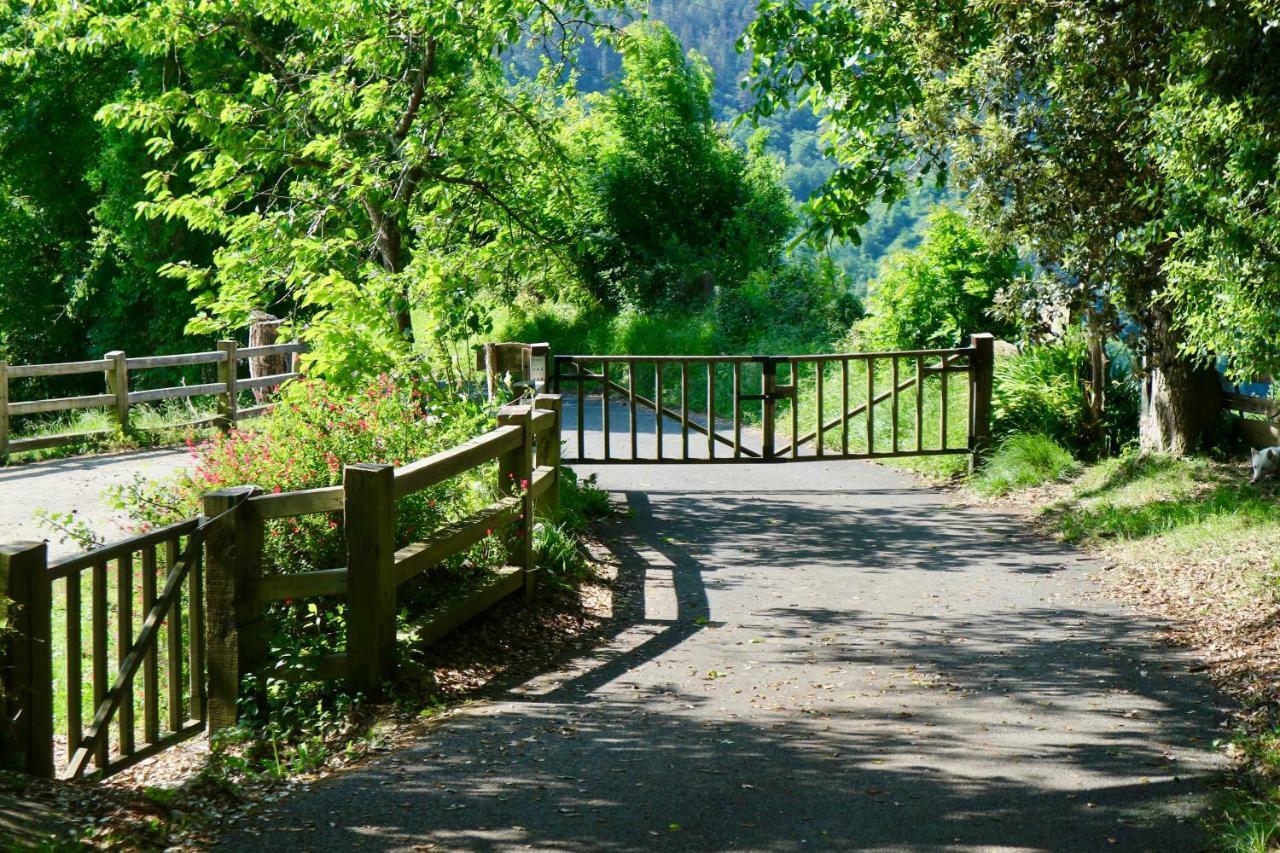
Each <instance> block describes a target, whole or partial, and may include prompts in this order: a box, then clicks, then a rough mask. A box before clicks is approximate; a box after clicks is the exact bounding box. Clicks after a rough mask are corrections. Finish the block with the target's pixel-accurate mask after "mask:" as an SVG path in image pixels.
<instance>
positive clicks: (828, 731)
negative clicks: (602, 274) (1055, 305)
mask: <svg viewBox="0 0 1280 853" xmlns="http://www.w3.org/2000/svg"><path fill="white" fill-rule="evenodd" d="M597 437H598V436H597ZM580 470H582V471H583V472H587V471H589V470H590V469H585V468H584V469H580ZM599 474H600V481H601V483H602V484H603V485H605V486H606V487H608V488H609V489H611V490H613V491H615V492H616V493H617V494H618V496H619V499H620V500H623V501H625V502H626V504H627V505H628V506H629V507H630V509H631V511H632V514H631V515H630V516H629V517H628V518H626V519H625V520H623V521H621V522H619V523H618V524H617V525H616V526H615V528H614V531H613V533H612V535H611V540H610V547H611V548H613V549H614V550H615V551H616V552H617V554H618V555H619V556H620V557H621V558H622V560H623V567H624V568H623V571H624V572H626V573H629V574H630V576H631V577H632V578H633V579H635V580H636V581H637V582H638V583H639V585H640V586H641V587H642V588H643V590H644V594H643V596H642V600H641V597H637V598H636V599H635V600H632V601H624V602H622V603H621V604H620V612H619V614H618V615H619V617H620V628H619V631H618V633H617V634H616V636H615V637H614V638H613V640H612V642H610V643H609V644H608V645H607V646H606V647H604V648H602V649H600V650H598V651H597V652H595V653H592V654H590V655H587V656H584V657H581V658H577V659H574V660H570V661H566V662H565V664H564V666H563V667H562V668H561V670H560V671H557V672H554V673H550V674H547V675H544V676H540V677H538V678H535V679H533V680H531V681H529V682H527V683H523V684H515V685H509V686H507V687H505V688H504V689H502V690H500V691H498V692H496V693H495V695H494V696H493V697H492V699H490V700H488V701H485V702H482V703H478V704H476V705H474V706H472V707H469V708H466V709H462V710H460V711H458V712H455V713H453V714H451V715H449V716H448V717H447V718H445V719H444V720H442V721H441V723H440V725H439V727H438V728H436V729H434V730H433V731H432V733H431V734H430V735H429V736H427V737H425V738H424V739H423V740H422V741H421V742H420V743H418V744H417V745H416V746H414V747H412V748H409V749H407V750H405V751H402V752H398V753H395V754H392V755H389V756H387V757H385V758H383V759H382V760H380V761H378V762H376V763H373V764H370V765H367V766H365V767H362V768H360V769H357V770H354V771H351V772H347V773H345V774H342V775H339V776H336V777H334V778H331V779H329V780H327V781H325V782H323V783H320V784H318V785H316V786H315V787H314V788H313V790H312V791H311V792H310V793H309V794H306V795H299V796H296V797H293V798H291V799H289V800H287V801H285V802H284V803H278V804H276V805H277V806H278V807H279V808H278V810H277V812H276V813H275V814H273V815H271V816H270V817H263V818H261V819H250V820H248V821H247V822H246V823H244V824H242V825H241V826H240V827H239V828H238V829H236V830H235V831H233V832H232V833H231V834H230V835H229V836H228V837H227V838H226V840H225V841H224V842H223V846H222V849H225V850H235V851H259V850H260V851H278V850H282V849H289V850H299V851H302V850H323V851H337V850H352V849H366V850H421V849H449V850H473V849H482V850H516V849H521V850H523V849H536V850H609V851H622V850H640V849H654V850H671V849H678V850H724V849H747V850H771V851H773V850H776V851H795V850H814V849H832V850H850V849H860V850H976V849H982V850H1071V851H1079V850H1112V849H1114V850H1160V851H1176V850H1196V849H1201V847H1202V846H1203V840H1204V839H1203V837H1202V835H1201V831H1200V829H1199V826H1198V822H1197V820H1196V815H1197V814H1198V813H1199V812H1200V811H1201V810H1202V809H1203V808H1204V806H1205V801H1206V796H1207V793H1206V792H1207V788H1208V786H1209V784H1210V782H1211V780H1212V778H1213V777H1214V776H1215V774H1217V773H1219V772H1221V767H1220V765H1219V764H1218V762H1217V759H1216V758H1215V756H1214V753H1213V750H1212V749H1211V747H1210V745H1209V743H1208V741H1209V740H1210V739H1211V738H1212V734H1213V731H1214V728H1213V727H1214V725H1215V724H1216V721H1217V719H1218V713H1217V709H1216V708H1215V705H1214V702H1215V700H1214V698H1213V695H1212V694H1211V693H1210V692H1209V689H1208V688H1207V686H1206V685H1205V684H1204V683H1203V682H1202V681H1201V680H1199V679H1198V678H1196V677H1194V676H1191V675H1189V674H1188V672H1187V661H1186V660H1185V659H1183V658H1181V657H1180V656H1179V655H1178V654H1177V653H1175V652H1173V651H1171V650H1169V649H1167V648H1163V647H1161V646H1159V645H1158V644H1156V643H1155V641H1154V640H1153V639H1152V634H1151V627H1152V626H1149V625H1146V624H1144V623H1143V622H1142V621H1141V620H1139V619H1137V618H1135V617H1133V616H1132V615H1129V614H1127V613H1126V612H1124V611H1123V610H1121V609H1120V608H1118V607H1116V606H1112V605H1110V604H1107V603H1106V602H1103V601H1100V600H1098V599H1096V598H1095V597H1093V596H1091V595H1089V594H1088V593H1090V591H1091V590H1092V589H1093V587H1092V584H1091V583H1090V582H1089V581H1088V579H1087V575H1088V574H1089V573H1090V571H1092V569H1093V568H1094V567H1093V566H1091V565H1090V564H1089V563H1088V562H1087V561H1086V560H1084V559H1082V558H1081V557H1079V556H1078V555H1076V554H1074V553H1072V552H1071V551H1069V550H1066V549H1064V548H1061V547H1057V546H1055V545H1052V544H1049V543H1046V542H1044V541H1041V540H1039V539H1037V538H1034V537H1032V536H1030V535H1029V534H1028V533H1027V532H1026V530H1025V528H1024V527H1023V525H1022V524H1021V523H1019V522H1017V521H1015V520H1012V519H1009V518H1006V517H1002V516H998V515H993V514H990V513H988V512H985V511H981V510H975V509H966V508H963V507H960V506H957V505H955V504H953V503H952V499H951V498H950V497H948V496H947V495H945V494H942V493H939V492H936V491H931V490H928V489H924V488H921V487H919V486H918V485H917V484H915V483H914V482H913V481H912V480H911V479H910V478H909V477H907V476H906V475H903V474H901V473H897V472H895V471H892V470H890V469H885V468H880V467H876V466H872V465H867V464H862V463H856V462H800V463H789V464H781V465H769V466H765V465H729V466H707V465H703V466H662V467H656V466H651V467H641V466H634V467H633V466H615V467H608V468H601V469H600V471H599Z"/></svg>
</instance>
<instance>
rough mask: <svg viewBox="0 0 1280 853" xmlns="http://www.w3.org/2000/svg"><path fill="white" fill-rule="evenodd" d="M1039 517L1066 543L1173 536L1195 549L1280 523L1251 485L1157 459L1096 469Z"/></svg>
mask: <svg viewBox="0 0 1280 853" xmlns="http://www.w3.org/2000/svg"><path fill="white" fill-rule="evenodd" d="M1045 512H1046V514H1047V515H1048V516H1050V517H1052V519H1053V523H1054V526H1055V527H1056V528H1057V530H1058V532H1059V533H1060V534H1061V535H1062V537H1063V538H1064V539H1066V540H1067V541H1070V542H1081V541H1089V540H1103V539H1116V540H1132V539H1142V538H1146V537H1150V536H1158V535H1162V534H1168V533H1172V532H1175V531H1177V532H1178V533H1179V535H1180V537H1181V538H1182V539H1183V540H1184V541H1185V540H1186V539H1187V538H1188V537H1190V539H1191V541H1192V543H1193V544H1194V543H1195V542H1198V541H1201V540H1206V539H1213V538H1215V537H1217V536H1220V535H1222V534H1223V533H1224V532H1231V531H1240V530H1244V529H1249V528H1253V527H1261V526H1267V525H1278V526H1280V505H1277V503H1276V502H1275V501H1274V500H1272V499H1271V498H1270V497H1268V496H1267V495H1265V494H1264V493H1263V492H1262V491H1261V490H1260V489H1258V488H1257V487H1256V486H1253V485H1250V484H1249V483H1247V482H1244V481H1243V480H1242V479H1240V478H1238V477H1233V476H1232V475H1231V474H1230V473H1229V472H1226V471H1224V470H1222V468H1221V467H1215V466H1214V465H1213V464H1212V463H1211V462H1210V461H1208V460H1205V459H1174V458H1171V457H1163V456H1126V457H1121V458H1119V459H1111V460H1107V461H1105V462H1102V463H1100V464H1098V465H1095V466H1093V467H1092V468H1090V469H1089V470H1088V471H1087V472H1086V473H1085V474H1084V475H1083V476H1081V477H1080V479H1079V480H1078V481H1077V482H1076V484H1075V486H1074V488H1073V489H1072V494H1071V496H1070V497H1069V498H1068V499H1066V500H1064V501H1060V502H1058V503H1056V504H1053V505H1051V506H1049V507H1048V508H1046V510H1045ZM1224 525H1225V529H1224ZM1197 528H1200V529H1197Z"/></svg>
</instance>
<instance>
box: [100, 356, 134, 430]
mask: <svg viewBox="0 0 1280 853" xmlns="http://www.w3.org/2000/svg"><path fill="white" fill-rule="evenodd" d="M103 358H105V359H106V360H107V361H109V362H111V365H110V366H109V367H107V369H106V371H105V372H106V376H107V393H108V394H114V395H115V398H116V401H115V404H114V407H115V414H116V422H117V423H119V424H120V430H121V432H128V431H129V365H128V362H126V361H125V354H124V350H112V351H111V352H109V353H107V354H106V355H104V356H103Z"/></svg>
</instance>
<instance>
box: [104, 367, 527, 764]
mask: <svg viewBox="0 0 1280 853" xmlns="http://www.w3.org/2000/svg"><path fill="white" fill-rule="evenodd" d="M491 424H492V420H491V413H490V412H489V411H488V410H487V409H486V408H485V407H483V406H481V405H479V404H476V403H474V402H472V401H471V400H469V399H466V398H463V397H460V396H458V395H456V394H454V393H453V392H451V391H447V390H443V389H440V388H438V387H437V386H436V385H435V384H433V383H431V382H429V381H424V380H420V379H408V378H397V377H391V376H386V375H384V376H381V377H379V378H377V379H376V380H374V381H372V382H370V383H369V384H368V385H367V386H366V387H365V388H364V389H363V390H361V391H359V392H346V391H340V390H337V389H334V388H333V387H331V386H329V385H327V384H325V383H321V382H316V381H302V382H297V383H293V384H292V385H290V386H289V387H287V388H286V389H285V390H284V396H283V398H282V400H281V401H280V402H279V403H278V405H277V406H276V408H275V410H274V411H273V412H272V413H271V414H270V415H269V416H267V417H266V418H264V419H263V420H262V421H261V422H260V425H259V428H258V430H257V431H255V432H252V433H250V432H242V431H232V432H230V433H228V434H227V435H225V436H217V437H215V438H213V439H211V440H209V441H206V442H203V443H200V444H196V443H192V444H191V445H190V447H191V453H192V455H193V457H194V458H195V465H194V466H193V468H192V469H191V470H190V471H188V472H183V473H180V474H178V475H176V476H175V477H173V478H171V479H169V480H167V481H163V482H160V483H148V482H146V481H142V480H137V481H135V482H134V483H133V484H131V485H129V486H127V487H125V488H123V489H120V490H118V492H117V494H116V502H117V504H119V505H120V506H122V507H123V508H125V509H127V510H128V511H129V512H130V514H131V515H132V516H133V517H134V518H135V519H137V520H138V522H139V523H140V526H141V527H143V528H144V529H145V528H147V527H150V526H153V525H160V524H165V523H168V522H171V521H174V520H176V519H178V518H182V517H186V516H190V515H194V514H197V513H199V511H200V505H201V498H202V496H203V495H204V494H205V493H207V492H209V491H213V490H216V489H220V488H225V487H228V486H236V485H243V484H250V483H251V484H254V485H257V486H260V487H261V488H262V489H263V490H264V491H266V492H267V493H273V492H284V491H293V490H299V489H310V488H318V487H323V486H332V485H337V484H339V483H341V482H342V470H343V466H344V465H347V464H351V463H357V462H378V463H385V464H392V465H400V464H405V463H408V462H411V461H413V460H415V459H420V458H423V457H425V456H429V455H431V454H433V453H436V452H438V451H441V450H445V449H447V448H450V447H454V446H456V445H457V444H459V443H461V442H462V441H464V440H466V439H468V438H470V437H472V436H474V435H476V434H478V433H480V432H483V431H484V430H486V429H488V428H489V426H490V425H491ZM495 471H496V468H495V466H493V465H489V466H486V467H485V468H482V469H479V470H477V471H472V472H469V473H468V474H464V475H461V476H459V477H455V478H453V479H451V480H448V481H446V482H444V483H441V484H439V485H436V486H433V487H431V488H429V489H427V490H425V491H423V492H420V493H418V494H416V495H412V496H410V497H406V498H402V499H401V500H399V501H397V502H396V545H397V547H400V546H403V545H406V544H408V543H409V542H412V541H414V540H417V539H421V538H423V536H424V535H425V534H427V533H429V532H430V531H432V530H435V529H437V528H438V527H440V526H441V525H443V524H445V523H447V522H449V521H451V520H453V519H455V518H457V517H459V516H461V515H463V514H465V513H467V512H470V511H472V510H474V509H475V508H477V507H479V506H480V505H483V504H485V503H487V502H488V501H490V500H492V498H493V496H494V491H495V485H496V483H495V477H496V473H495ZM504 555H505V547H504V543H503V542H501V541H499V540H498V538H497V537H493V536H490V537H488V538H486V539H485V540H483V541H482V542H480V543H479V544H477V545H476V546H474V547H472V548H471V549H469V550H468V551H467V552H465V553H464V554H461V555H459V556H457V557H455V558H453V559H451V560H449V561H448V562H447V563H446V564H445V565H443V566H441V567H440V568H439V569H437V570H435V571H433V572H432V573H431V574H430V575H429V576H428V580H427V582H418V583H414V584H409V585H406V586H405V587H403V588H402V589H401V590H400V595H399V603H400V607H401V616H402V618H406V619H411V618H412V617H413V616H414V615H415V614H416V613H420V612H422V611H424V610H425V609H427V608H428V607H430V606H432V605H433V604H434V603H436V602H438V601H440V600H441V599H443V598H445V597H447V596H449V595H451V594H453V593H455V592H456V591H457V590H458V589H459V588H460V587H462V586H465V585H467V584H469V583H471V582H473V581H474V578H475V576H477V575H480V574H483V573H485V572H487V571H489V570H490V569H492V568H494V567H495V566H497V565H499V564H500V562H501V561H502V559H503V558H504ZM263 558H264V567H263V570H264V572H265V573H268V574H274V573H290V572H298V571H307V570H312V569H322V568H331V567H333V566H338V565H341V564H342V561H343V559H344V544H343V528H342V514H341V513H332V514H322V515H308V516H300V517H296V518H283V519H274V520H271V521H268V522H267V523H266V530H265V536H264V548H263ZM345 617H346V611H345V605H344V603H343V602H342V601H341V600H340V599H331V598H330V599H309V600H307V601H298V602H294V601H291V600H286V601H284V602H279V603H275V604H271V605H269V606H268V608H267V619H268V624H269V626H270V634H269V638H268V643H269V659H270V660H271V661H272V662H273V665H274V666H275V667H277V668H279V669H284V670H290V669H302V668H304V667H306V666H307V665H308V661H309V660H311V659H313V658H314V657H316V656H318V655H322V654H326V653H330V652H335V651H339V650H341V648H342V646H343V645H344V644H345V633H346V618H345ZM242 695H243V696H245V697H246V698H245V702H244V704H243V707H242V711H243V720H244V724H243V733H242V736H243V737H245V738H249V739H252V737H253V734H252V733H253V732H254V731H255V730H257V731H261V730H262V729H263V727H269V730H270V731H271V732H273V733H275V734H278V735H279V736H280V737H281V738H282V739H283V740H284V742H285V745H286V747H287V749H288V750H289V751H290V754H293V752H292V751H294V750H295V748H297V745H298V744H302V743H305V742H306V741H307V739H309V738H315V737H327V736H329V735H332V734H334V733H336V732H338V731H341V729H342V727H343V726H344V725H346V721H347V719H348V716H349V715H348V711H349V708H350V704H351V697H346V696H344V695H343V694H342V692H341V686H340V685H339V684H337V683H327V684H326V683H315V682H312V683H305V684H294V683H288V682H287V681H285V680H282V679H279V678H275V677H272V676H270V675H263V674H259V675H255V676H250V677H248V678H246V680H245V684H244V690H243V693H242Z"/></svg>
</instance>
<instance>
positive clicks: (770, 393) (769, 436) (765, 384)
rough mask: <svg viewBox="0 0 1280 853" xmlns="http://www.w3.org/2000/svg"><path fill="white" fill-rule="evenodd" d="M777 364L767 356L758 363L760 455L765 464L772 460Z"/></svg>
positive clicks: (775, 415)
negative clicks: (761, 434)
mask: <svg viewBox="0 0 1280 853" xmlns="http://www.w3.org/2000/svg"><path fill="white" fill-rule="evenodd" d="M777 384H778V363H777V362H776V361H774V360H773V359H772V358H770V357H768V356H764V358H763V360H762V361H761V362H760V424H761V429H762V431H763V432H764V436H763V438H762V443H761V446H760V455H761V456H762V457H763V458H764V460H765V461H766V462H772V461H773V458H774V438H773V432H774V427H775V426H776V423H775V421H776V419H777V407H778V400H777V397H776V394H777Z"/></svg>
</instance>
